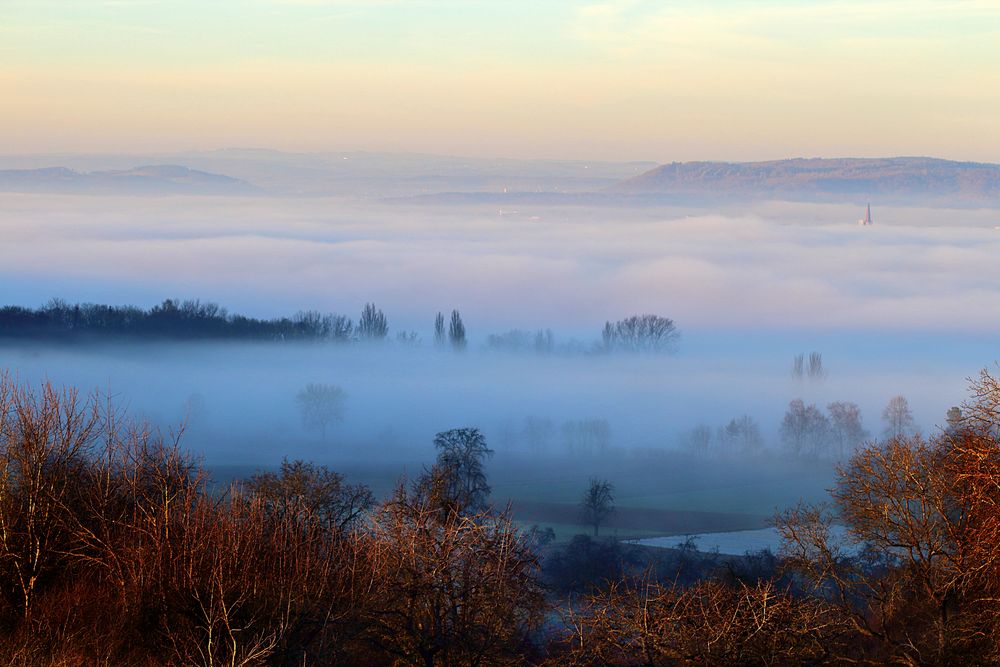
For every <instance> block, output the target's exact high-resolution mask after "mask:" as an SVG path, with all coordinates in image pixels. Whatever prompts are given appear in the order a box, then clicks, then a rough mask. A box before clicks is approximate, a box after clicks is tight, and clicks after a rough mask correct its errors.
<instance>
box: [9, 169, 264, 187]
mask: <svg viewBox="0 0 1000 667" xmlns="http://www.w3.org/2000/svg"><path fill="white" fill-rule="evenodd" d="M256 189H257V188H255V187H254V186H253V185H251V184H250V183H248V182H246V181H243V180H240V179H238V178H232V177H230V176H223V175H221V174H213V173H210V172H207V171H197V170H195V169H189V168H187V167H183V166H180V165H172V164H161V165H147V166H142V167H133V168H131V169H119V170H111V171H91V172H79V171H74V170H72V169H67V168H66V167H44V168H41V169H7V170H0V191H4V192H71V193H80V194H90V193H99V194H109V193H114V194H248V193H252V192H254V191H256Z"/></svg>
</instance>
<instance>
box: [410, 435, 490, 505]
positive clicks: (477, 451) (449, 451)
mask: <svg viewBox="0 0 1000 667" xmlns="http://www.w3.org/2000/svg"><path fill="white" fill-rule="evenodd" d="M434 447H435V448H436V449H437V450H438V456H437V461H436V462H435V464H434V465H433V466H432V467H431V469H430V470H428V471H427V472H426V473H424V475H423V476H422V477H421V479H420V480H419V481H418V487H419V488H420V489H421V491H422V492H423V494H424V495H427V496H429V497H430V498H431V499H432V504H434V505H435V506H438V507H441V508H445V509H448V510H451V511H456V512H458V513H460V514H461V513H470V512H471V513H475V512H480V511H483V510H484V509H486V507H487V506H488V505H489V497H490V485H489V483H488V482H487V481H486V471H485V469H484V468H483V463H484V462H485V460H486V459H487V458H489V457H490V456H492V455H493V450H492V449H490V448H489V447H488V446H487V444H486V438H485V437H484V436H483V434H482V432H481V431H480V430H479V429H478V428H454V429H451V430H450V431H442V432H441V433H438V434H437V435H436V436H434Z"/></svg>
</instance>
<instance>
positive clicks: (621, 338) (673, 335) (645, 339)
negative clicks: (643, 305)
mask: <svg viewBox="0 0 1000 667" xmlns="http://www.w3.org/2000/svg"><path fill="white" fill-rule="evenodd" d="M602 338H603V341H604V347H605V349H607V350H626V351H630V352H666V351H670V350H672V349H673V348H674V346H675V345H676V343H677V341H678V340H679V339H680V333H679V332H678V331H677V327H676V326H675V325H674V321H673V320H672V319H670V318H669V317H660V316H659V315H633V316H631V317H627V318H625V319H624V320H618V321H617V322H615V323H611V322H605V323H604V331H603V333H602Z"/></svg>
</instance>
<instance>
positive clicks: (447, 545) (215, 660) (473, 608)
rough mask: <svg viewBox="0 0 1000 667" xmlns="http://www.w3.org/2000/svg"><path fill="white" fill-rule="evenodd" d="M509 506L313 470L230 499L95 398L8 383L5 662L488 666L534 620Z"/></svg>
mask: <svg viewBox="0 0 1000 667" xmlns="http://www.w3.org/2000/svg"><path fill="white" fill-rule="evenodd" d="M535 567H536V561H535V559H534V555H533V554H532V553H531V551H530V550H529V549H528V548H527V545H526V543H525V542H524V540H523V538H522V537H521V535H520V534H519V533H518V532H517V531H515V530H514V529H513V528H512V526H511V523H510V520H509V518H507V517H506V516H504V515H502V514H501V515H499V516H494V515H492V514H489V513H485V512H473V513H469V514H460V513H458V512H445V511H442V510H438V509H435V508H433V507H431V506H430V505H429V504H428V503H427V502H426V501H423V500H421V499H420V498H419V497H416V496H414V495H413V494H409V493H407V492H406V491H401V492H400V493H399V494H398V495H397V497H396V498H394V499H393V500H391V501H390V502H387V503H385V504H384V505H382V506H381V507H380V508H378V509H377V510H375V511H372V498H371V495H370V493H369V492H368V491H367V489H364V488H363V487H355V486H350V485H347V484H344V483H343V480H342V479H341V478H340V476H339V475H336V474H335V473H331V472H329V471H327V470H325V469H322V468H317V467H314V466H310V465H308V464H302V463H287V464H286V465H284V466H283V467H282V469H281V471H280V473H270V474H262V475H258V476H256V477H254V478H253V479H252V480H250V481H249V483H247V484H245V485H242V486H240V485H234V486H233V487H231V488H229V489H226V490H224V491H220V490H219V489H215V488H212V487H210V486H209V484H208V480H207V479H206V477H205V475H204V473H203V472H202V471H201V470H200V469H199V468H198V467H197V466H196V465H195V464H194V463H193V462H192V461H191V460H190V459H189V458H187V457H186V456H185V455H184V454H183V453H182V452H181V451H180V450H179V449H178V447H177V446H176V442H170V441H164V440H163V439H162V438H161V437H159V436H157V435H155V434H152V433H150V432H149V431H147V430H145V429H144V428H143V427H142V426H141V425H137V424H130V423H124V422H123V421H122V420H121V418H120V416H119V415H118V414H116V413H115V412H114V409H113V407H112V406H110V405H108V404H107V403H102V402H101V401H99V400H98V397H96V396H94V397H88V398H83V397H81V396H79V395H78V394H77V393H75V392H73V391H60V390H57V389H56V388H54V387H52V386H50V385H45V386H43V387H42V389H41V391H39V392H37V393H35V392H32V391H31V390H29V389H28V388H26V387H23V386H19V385H17V384H16V383H14V382H12V381H11V380H10V379H9V378H8V377H2V378H0V632H2V640H0V662H3V663H7V664H18V665H29V664H31V665H38V664H63V665H79V664H115V665H117V664H129V665H163V664H169V665H250V664H272V665H283V664H287V665H292V664H294V665H303V664H333V663H344V662H347V663H360V664H383V663H393V662H395V663H399V664H420V665H422V664H469V663H472V662H476V663H478V664H495V663H500V662H511V661H516V660H515V658H513V657H512V656H518V655H521V654H522V653H523V646H524V644H525V642H526V638H527V636H528V634H529V633H530V632H531V631H532V630H533V628H534V627H535V626H536V625H537V624H538V622H539V620H540V611H541V609H542V602H543V601H542V599H541V596H540V594H539V589H538V586H537V584H536V583H535V576H534V569H535Z"/></svg>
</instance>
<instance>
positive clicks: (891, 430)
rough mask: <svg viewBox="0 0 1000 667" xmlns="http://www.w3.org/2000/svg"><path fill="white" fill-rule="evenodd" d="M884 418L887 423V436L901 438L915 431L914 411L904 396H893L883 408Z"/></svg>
mask: <svg viewBox="0 0 1000 667" xmlns="http://www.w3.org/2000/svg"><path fill="white" fill-rule="evenodd" d="M882 420H883V421H884V422H885V423H886V426H885V436H886V437H887V438H901V437H904V436H907V435H910V434H911V433H913V432H914V429H913V426H914V424H913V413H911V412H910V404H909V402H908V401H907V400H906V398H905V397H904V396H893V397H892V398H891V399H889V403H888V405H886V406H885V409H884V410H882Z"/></svg>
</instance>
